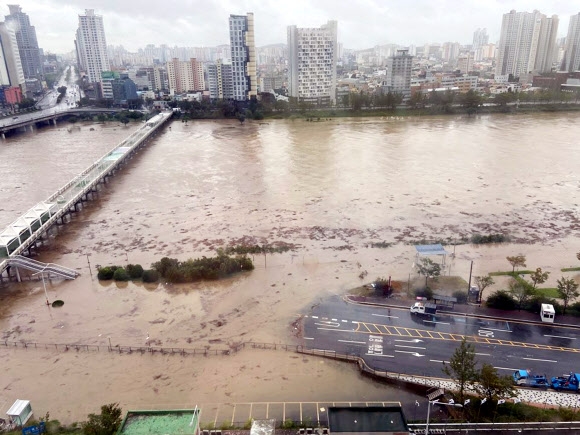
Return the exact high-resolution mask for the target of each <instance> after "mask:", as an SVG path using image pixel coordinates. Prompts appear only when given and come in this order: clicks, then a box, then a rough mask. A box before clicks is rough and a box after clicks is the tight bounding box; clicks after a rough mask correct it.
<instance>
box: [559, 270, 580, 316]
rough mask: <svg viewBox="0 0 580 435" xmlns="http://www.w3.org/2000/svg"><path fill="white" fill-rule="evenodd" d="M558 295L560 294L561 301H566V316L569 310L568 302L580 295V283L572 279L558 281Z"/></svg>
mask: <svg viewBox="0 0 580 435" xmlns="http://www.w3.org/2000/svg"><path fill="white" fill-rule="evenodd" d="M557 282H558V293H559V294H560V299H562V300H563V301H564V310H563V312H564V314H566V308H568V302H570V300H571V299H575V298H577V297H578V296H579V295H580V293H579V292H578V283H577V282H576V281H574V280H573V279H572V278H564V277H562V279H559V280H558V281H557Z"/></svg>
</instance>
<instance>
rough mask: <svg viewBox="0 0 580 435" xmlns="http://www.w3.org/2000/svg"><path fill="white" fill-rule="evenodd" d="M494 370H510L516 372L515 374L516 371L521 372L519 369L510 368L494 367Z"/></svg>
mask: <svg viewBox="0 0 580 435" xmlns="http://www.w3.org/2000/svg"><path fill="white" fill-rule="evenodd" d="M494 369H498V370H510V371H514V372H515V371H516V370H519V369H511V368H509V367H494Z"/></svg>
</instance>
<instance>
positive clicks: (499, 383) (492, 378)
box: [474, 363, 516, 401]
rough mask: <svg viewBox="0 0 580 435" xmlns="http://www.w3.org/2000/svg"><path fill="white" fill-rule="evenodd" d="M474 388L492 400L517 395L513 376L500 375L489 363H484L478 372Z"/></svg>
mask: <svg viewBox="0 0 580 435" xmlns="http://www.w3.org/2000/svg"><path fill="white" fill-rule="evenodd" d="M474 388H475V391H477V392H478V393H479V394H481V395H482V396H484V397H486V398H487V400H490V401H491V400H498V399H506V398H508V397H514V396H515V395H516V394H515V390H514V386H513V380H512V378H511V376H500V375H499V373H498V372H497V369H496V368H495V367H494V366H492V365H491V364H488V363H484V364H483V365H482V366H481V369H480V370H479V372H478V373H477V383H475V384H474Z"/></svg>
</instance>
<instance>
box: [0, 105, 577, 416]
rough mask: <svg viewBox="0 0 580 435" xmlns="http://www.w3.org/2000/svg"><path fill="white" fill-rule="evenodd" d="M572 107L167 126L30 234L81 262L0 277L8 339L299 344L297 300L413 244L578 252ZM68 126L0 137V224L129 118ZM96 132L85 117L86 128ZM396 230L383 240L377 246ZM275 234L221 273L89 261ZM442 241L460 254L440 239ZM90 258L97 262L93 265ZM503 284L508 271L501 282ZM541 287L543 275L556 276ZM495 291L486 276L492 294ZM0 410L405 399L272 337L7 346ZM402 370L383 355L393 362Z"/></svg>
mask: <svg viewBox="0 0 580 435" xmlns="http://www.w3.org/2000/svg"><path fill="white" fill-rule="evenodd" d="M577 118H578V117H577V115H576V114H556V115H541V116H536V115H517V116H484V117H476V118H466V117H433V118H416V119H413V118H406V119H392V118H363V119H333V120H329V121H321V122H312V123H311V122H305V121H304V120H295V121H291V120H280V121H274V120H271V121H267V122H263V123H251V122H247V123H246V124H245V125H243V126H242V125H240V124H239V123H238V122H237V121H201V122H190V123H188V124H184V123H181V122H173V123H172V124H171V127H170V128H166V129H165V130H164V131H163V132H162V133H160V134H159V135H158V136H157V138H156V139H155V140H154V141H152V142H151V143H150V144H149V145H148V147H147V148H146V149H144V150H143V151H141V152H140V153H139V154H138V155H137V156H136V157H135V158H134V159H133V160H132V161H131V162H130V163H129V164H128V165H127V166H126V167H125V168H124V169H123V170H122V171H121V172H120V173H119V174H118V175H117V176H115V177H114V178H113V179H112V181H111V183H109V184H108V185H107V186H106V187H105V188H104V189H102V190H101V192H100V194H99V196H98V198H97V199H96V200H94V201H91V202H89V203H86V204H85V206H84V208H83V210H82V211H81V212H80V213H78V214H76V215H75V216H74V217H73V219H72V222H71V223H69V224H68V225H66V226H64V227H62V228H60V230H59V234H58V236H57V237H56V238H54V239H53V240H52V241H51V242H50V244H49V245H48V246H47V247H45V248H43V249H42V250H41V252H40V255H39V257H38V259H39V260H41V261H46V262H55V263H59V264H62V265H65V266H68V267H73V268H77V269H78V270H79V271H80V272H81V274H82V275H81V276H80V277H79V278H77V280H75V281H74V282H62V281H52V282H47V291H48V294H49V297H50V299H57V298H58V299H62V300H64V301H65V305H64V306H63V307H62V308H58V309H54V308H47V307H46V306H45V305H44V290H43V286H42V282H38V281H26V282H23V283H21V284H16V283H10V284H4V286H2V287H0V294H1V296H2V304H1V305H0V333H1V336H2V339H4V340H25V341H35V342H39V343H84V344H96V345H100V346H103V349H104V348H105V347H106V346H107V344H108V340H109V339H110V340H111V343H112V344H113V346H114V345H116V344H121V345H133V346H142V345H145V344H146V339H147V337H148V336H149V337H150V339H149V342H150V343H152V344H154V345H159V346H168V347H188V348H194V347H195V348H202V347H204V346H211V347H221V348H225V347H226V346H228V345H232V344H235V343H239V342H242V341H250V340H251V341H256V342H266V343H294V344H300V340H299V339H297V338H296V337H295V334H294V331H293V328H292V326H291V324H292V322H293V320H295V319H296V316H297V315H298V314H299V313H304V312H306V311H307V310H308V308H309V307H310V306H312V305H314V304H316V303H319V302H321V301H323V300H324V299H325V298H326V297H329V296H333V295H342V294H344V293H345V292H346V291H347V290H348V289H350V288H353V287H355V286H357V285H360V284H361V283H362V282H363V281H361V279H360V278H359V274H360V273H361V271H363V270H366V271H367V272H368V277H367V281H370V280H371V279H374V278H375V277H377V276H387V275H392V276H393V277H394V278H396V279H403V280H406V279H407V277H408V276H409V274H413V276H414V275H415V274H416V272H414V271H413V269H412V264H413V260H414V248H413V247H412V246H409V245H407V244H405V243H407V242H410V241H412V240H416V239H422V238H427V239H433V238H448V237H449V238H455V237H457V238H459V237H461V236H469V235H471V234H472V233H488V232H492V233H496V232H504V233H508V234H509V235H510V236H511V237H512V240H513V241H514V243H510V244H503V245H500V246H473V245H459V246H457V248H456V257H455V258H454V259H451V260H449V261H448V268H447V269H446V273H448V274H452V275H460V276H462V277H464V278H465V279H467V277H468V274H469V266H470V261H472V260H473V261H474V274H476V275H478V274H482V273H487V272H490V271H494V270H506V269H507V268H508V267H509V266H508V264H507V262H506V260H505V257H506V255H513V254H517V253H523V254H525V255H526V256H527V258H528V267H542V268H544V269H545V270H548V271H551V272H552V275H551V276H550V280H549V281H548V282H547V283H546V284H547V285H550V284H555V280H556V279H557V278H559V277H560V275H558V274H559V273H560V272H559V269H560V268H561V267H567V266H572V265H577V260H576V256H575V253H576V252H578V251H580V238H578V232H579V229H580V224H579V221H578V203H579V202H580V197H579V188H580V178H579V176H578V162H580V148H579V147H578V139H577V138H578V137H580V123H578V122H577ZM67 127H68V126H67V125H64V124H63V125H60V126H57V127H56V128H54V127H50V128H49V127H47V128H44V129H41V130H39V131H37V132H35V133H27V134H20V135H16V136H13V137H10V138H9V139H7V140H6V141H3V142H1V143H0V174H2V177H1V178H0V227H4V226H5V225H7V224H9V223H10V222H11V221H13V220H14V219H16V218H17V217H18V216H19V215H20V214H22V213H24V212H25V211H26V210H28V209H29V208H31V207H32V206H33V205H34V204H36V203H37V202H39V201H42V200H43V199H45V198H47V197H48V196H49V195H50V194H51V193H53V192H54V191H56V190H57V189H58V188H59V187H60V186H62V185H64V184H65V183H66V182H67V181H69V180H70V179H71V178H73V177H74V176H75V175H76V174H77V173H79V172H81V171H82V170H83V169H84V168H85V167H87V166H89V165H90V164H91V163H92V162H93V161H94V160H96V159H97V158H99V157H100V156H101V155H103V154H104V153H105V152H106V151H108V150H109V149H111V148H112V147H114V146H115V145H116V144H117V143H119V142H120V141H121V140H122V139H124V138H125V137H126V136H128V135H129V134H130V133H131V131H133V129H134V128H136V126H135V125H133V126H131V125H129V126H128V127H123V126H121V125H117V124H106V125H100V124H83V125H81V129H80V131H79V130H74V131H70V132H69V131H68V130H67ZM91 128H93V131H91ZM380 241H386V242H392V243H395V245H394V246H393V247H391V248H388V249H378V248H371V247H369V244H370V243H372V242H380ZM242 242H245V243H260V244H262V243H266V242H267V243H273V242H285V243H290V244H294V245H296V248H295V250H294V251H292V252H289V253H285V254H275V255H268V256H267V257H266V258H264V257H261V256H257V257H255V265H256V269H255V270H254V271H253V272H251V273H248V274H245V275H240V276H236V277H234V278H231V279H228V280H224V281H220V282H217V283H201V284H192V285H180V286H171V285H165V283H161V284H160V285H156V286H149V285H142V284H137V283H128V284H115V283H109V282H107V283H100V282H98V281H97V280H96V278H95V266H96V265H97V264H100V265H107V264H119V265H123V264H126V263H127V262H131V263H141V264H143V265H144V266H145V267H148V266H149V265H150V264H151V263H152V262H154V261H156V260H158V259H160V258H161V257H162V256H171V257H177V258H179V259H183V260H185V259H187V258H191V257H197V256H200V255H209V254H211V253H212V251H213V250H214V249H216V248H218V247H222V246H226V245H228V244H239V243H242ZM450 249H453V248H450ZM87 254H88V255H89V257H88V259H89V260H90V263H91V265H92V275H91V271H90V270H89V267H88V263H87ZM498 281H499V282H498V284H497V285H496V286H495V288H497V287H498V286H500V285H502V284H503V283H502V281H501V280H498ZM552 281H553V282H552ZM491 290H493V288H492V289H491ZM0 361H1V365H2V367H3V369H2V371H1V372H0V407H1V408H2V409H1V410H0V411H3V410H4V408H6V407H7V406H9V405H10V404H11V403H12V401H13V400H14V399H16V398H27V399H30V400H32V401H33V406H34V407H35V413H36V414H37V415H42V413H44V412H46V411H50V412H51V416H52V417H53V418H58V419H59V420H61V421H63V422H70V421H75V420H80V419H83V418H85V416H86V414H87V413H88V412H94V411H96V410H98V408H99V406H100V405H102V404H104V403H109V402H113V401H118V402H120V403H121V405H122V406H123V408H124V409H128V408H132V409H134V408H145V407H149V408H150V407H168V406H172V407H174V408H182V407H187V406H194V405H195V404H200V403H224V402H244V401H297V400H304V401H316V400H320V401H322V400H337V401H338V400H341V401H344V400H346V401H348V400H352V401H373V400H401V401H403V402H410V403H412V402H413V401H414V399H415V398H414V396H412V395H410V394H408V393H405V392H402V391H400V390H397V389H395V388H392V387H385V386H382V385H376V384H374V383H372V382H371V381H369V380H367V379H364V378H362V377H361V376H360V375H359V374H358V373H357V372H356V371H355V370H354V369H353V368H351V367H350V366H345V365H343V364H340V363H335V362H332V361H326V360H319V359H316V358H311V357H309V358H303V357H301V356H297V355H295V354H293V353H287V352H283V351H264V350H247V349H246V350H243V351H242V352H240V353H239V354H235V355H230V356H219V357H180V356H162V355H157V356H150V355H135V354H132V355H118V354H116V355H115V354H109V353H108V352H106V351H105V352H99V353H86V352H78V353H77V352H70V353H63V352H61V353H58V352H53V351H46V350H42V351H40V350H22V349H14V350H6V349H2V348H0ZM396 369H397V368H396V367H394V368H393V370H396Z"/></svg>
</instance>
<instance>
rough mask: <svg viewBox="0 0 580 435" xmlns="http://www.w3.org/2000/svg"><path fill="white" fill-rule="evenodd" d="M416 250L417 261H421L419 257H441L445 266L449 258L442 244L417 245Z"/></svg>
mask: <svg viewBox="0 0 580 435" xmlns="http://www.w3.org/2000/svg"><path fill="white" fill-rule="evenodd" d="M415 250H416V251H417V253H416V255H415V257H416V261H418V260H419V257H429V256H432V255H440V256H442V257H443V258H442V259H441V264H442V265H443V266H445V260H446V258H447V254H449V252H447V251H446V250H445V248H444V247H443V245H441V244H440V243H435V244H433V245H415Z"/></svg>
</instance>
